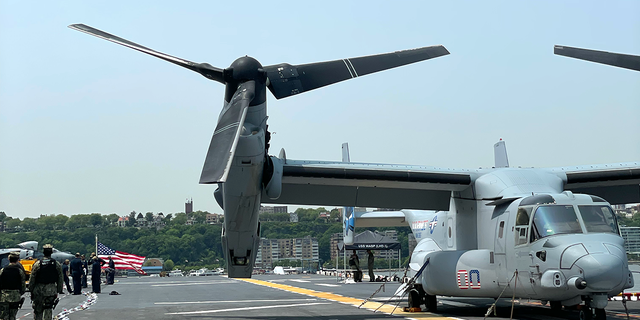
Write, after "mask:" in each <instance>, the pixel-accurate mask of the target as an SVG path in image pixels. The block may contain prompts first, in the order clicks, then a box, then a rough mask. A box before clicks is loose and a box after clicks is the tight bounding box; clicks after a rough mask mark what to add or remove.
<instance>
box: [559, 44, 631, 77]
mask: <svg viewBox="0 0 640 320" xmlns="http://www.w3.org/2000/svg"><path fill="white" fill-rule="evenodd" d="M553 53H555V54H557V55H560V56H565V57H569V58H575V59H581V60H587V61H591V62H597V63H602V64H607V65H610V66H614V67H620V68H625V69H631V70H635V71H640V56H634V55H630V54H622V53H614V52H606V51H598V50H590V49H582V48H574V47H567V46H558V45H556V46H554V47H553Z"/></svg>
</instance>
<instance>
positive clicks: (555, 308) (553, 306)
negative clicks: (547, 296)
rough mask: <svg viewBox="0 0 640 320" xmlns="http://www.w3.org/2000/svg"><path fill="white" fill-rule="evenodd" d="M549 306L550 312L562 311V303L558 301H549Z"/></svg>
mask: <svg viewBox="0 0 640 320" xmlns="http://www.w3.org/2000/svg"><path fill="white" fill-rule="evenodd" d="M549 306H550V307H551V310H553V311H560V310H562V303H560V301H549Z"/></svg>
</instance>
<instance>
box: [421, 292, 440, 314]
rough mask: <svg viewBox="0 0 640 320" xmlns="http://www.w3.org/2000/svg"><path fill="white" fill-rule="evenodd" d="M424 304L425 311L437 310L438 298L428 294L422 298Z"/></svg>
mask: <svg viewBox="0 0 640 320" xmlns="http://www.w3.org/2000/svg"><path fill="white" fill-rule="evenodd" d="M424 300H425V301H424V302H425V303H424V304H425V305H426V306H427V311H429V312H437V311H438V299H437V298H436V296H432V295H430V294H428V295H426V296H425V298H424Z"/></svg>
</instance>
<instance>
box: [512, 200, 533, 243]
mask: <svg viewBox="0 0 640 320" xmlns="http://www.w3.org/2000/svg"><path fill="white" fill-rule="evenodd" d="M530 212H531V209H530V208H518V213H517V215H516V227H515V232H514V235H515V245H516V246H517V245H521V244H526V243H527V236H528V233H529V213H530Z"/></svg>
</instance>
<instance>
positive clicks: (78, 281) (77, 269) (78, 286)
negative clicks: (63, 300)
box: [69, 253, 82, 295]
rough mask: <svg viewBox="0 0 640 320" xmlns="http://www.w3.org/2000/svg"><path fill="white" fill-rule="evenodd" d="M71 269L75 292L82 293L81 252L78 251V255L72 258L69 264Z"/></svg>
mask: <svg viewBox="0 0 640 320" xmlns="http://www.w3.org/2000/svg"><path fill="white" fill-rule="evenodd" d="M69 268H70V269H71V277H72V278H73V294H75V295H78V294H81V293H82V261H81V260H80V253H76V257H75V258H73V260H71V264H70V265H69Z"/></svg>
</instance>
